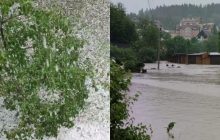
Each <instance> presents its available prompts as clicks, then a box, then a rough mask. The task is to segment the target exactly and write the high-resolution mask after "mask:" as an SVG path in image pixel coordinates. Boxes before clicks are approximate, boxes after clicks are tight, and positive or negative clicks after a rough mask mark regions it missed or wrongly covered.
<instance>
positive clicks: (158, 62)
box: [157, 27, 161, 70]
mask: <svg viewBox="0 0 220 140" xmlns="http://www.w3.org/2000/svg"><path fill="white" fill-rule="evenodd" d="M160 33H161V27H159V42H158V47H157V69H158V70H159V69H160V38H161V34H160Z"/></svg>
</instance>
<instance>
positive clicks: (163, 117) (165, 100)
mask: <svg viewBox="0 0 220 140" xmlns="http://www.w3.org/2000/svg"><path fill="white" fill-rule="evenodd" d="M166 64H167V63H166V62H162V63H161V69H160V70H155V69H153V70H148V73H147V74H133V78H132V85H131V86H130V91H129V95H134V93H136V92H138V91H139V92H141V93H142V94H141V95H140V97H139V98H138V101H136V102H135V103H134V105H133V106H132V110H133V114H131V116H133V117H134V118H135V123H143V124H146V125H149V124H150V125H151V127H152V129H153V133H152V140H169V139H170V140H171V139H172V138H169V137H168V134H167V132H166V127H167V126H168V124H169V123H170V122H176V124H175V127H174V128H173V130H172V131H171V133H172V134H173V135H174V140H219V139H220V66H219V65H180V64H175V66H174V67H172V66H171V65H169V67H167V66H166ZM177 66H180V68H177ZM146 67H147V68H148V69H151V68H156V67H157V65H156V64H146ZM172 140H173V139H172Z"/></svg>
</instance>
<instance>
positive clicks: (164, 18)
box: [129, 3, 220, 30]
mask: <svg viewBox="0 0 220 140" xmlns="http://www.w3.org/2000/svg"><path fill="white" fill-rule="evenodd" d="M219 13H220V4H214V3H213V4H208V5H205V6H202V5H192V4H183V5H172V6H159V7H157V8H155V9H153V10H150V11H149V10H148V9H146V10H143V9H141V10H140V11H139V13H138V16H148V17H150V18H153V19H158V20H160V21H161V24H162V25H163V26H164V28H165V29H169V30H171V29H175V27H176V25H177V24H178V23H179V22H180V20H181V19H182V18H183V17H201V18H202V20H203V22H213V23H215V24H216V25H220V14H219ZM129 16H130V17H131V18H132V19H135V17H136V16H137V15H136V14H134V13H131V14H129Z"/></svg>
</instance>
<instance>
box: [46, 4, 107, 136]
mask: <svg viewBox="0 0 220 140" xmlns="http://www.w3.org/2000/svg"><path fill="white" fill-rule="evenodd" d="M48 1H50V0H48ZM50 2H51V1H50ZM77 2H78V3H77ZM77 4H78V7H76V5H77ZM109 4H110V3H109V2H108V1H107V0H94V1H89V0H82V1H75V2H74V1H72V2H70V1H67V0H64V1H62V6H63V8H64V9H65V10H66V13H67V14H68V15H70V17H71V16H78V15H80V18H79V19H78V21H77V22H73V24H74V27H75V31H76V35H77V36H78V37H79V38H81V39H83V40H85V41H86V44H85V45H84V47H83V48H82V49H81V51H80V58H79V60H80V61H79V64H80V66H81V67H82V68H84V69H88V68H89V69H90V70H91V71H92V72H93V77H92V78H91V77H88V78H87V80H86V83H85V84H86V85H87V88H88V90H89V95H88V96H89V97H88V99H87V100H86V105H85V108H84V109H83V110H82V111H81V112H80V113H79V115H78V116H77V117H76V118H75V119H73V121H74V124H75V125H74V127H73V128H70V129H68V128H63V127H62V128H61V129H60V131H59V134H58V137H57V138H46V137H45V140H46V139H49V140H54V139H57V140H108V139H110V114H109V112H110V94H109V82H110V79H109V78H110V77H109V73H110V65H109V52H110V45H109V41H110V36H109V34H110V27H109V23H110V22H109V21H110V19H109V12H110V11H109V10H110V9H109ZM72 9H74V10H72ZM71 10H72V11H71ZM74 18H75V17H74ZM75 19H76V18H75ZM88 61H89V65H88V63H87V62H88ZM94 85H95V87H94Z"/></svg>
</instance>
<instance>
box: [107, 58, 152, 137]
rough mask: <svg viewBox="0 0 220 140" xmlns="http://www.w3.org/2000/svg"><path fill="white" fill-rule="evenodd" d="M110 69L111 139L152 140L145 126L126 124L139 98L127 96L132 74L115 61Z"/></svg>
mask: <svg viewBox="0 0 220 140" xmlns="http://www.w3.org/2000/svg"><path fill="white" fill-rule="evenodd" d="M110 67H111V69H110V70H111V71H110V80H111V82H110V105H111V106H110V113H111V118H110V119H111V125H110V128H111V139H112V140H150V136H149V135H148V134H147V127H146V126H145V125H142V124H139V125H137V126H134V125H133V124H132V122H126V121H127V119H128V118H129V110H128V108H129V106H130V104H132V103H133V101H135V100H137V97H138V95H136V96H135V97H127V95H126V94H125V92H126V91H127V90H128V85H129V84H130V78H131V76H130V74H129V73H127V72H126V71H125V70H124V68H123V67H121V66H120V65H118V64H116V63H115V62H114V61H111V64H110Z"/></svg>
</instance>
